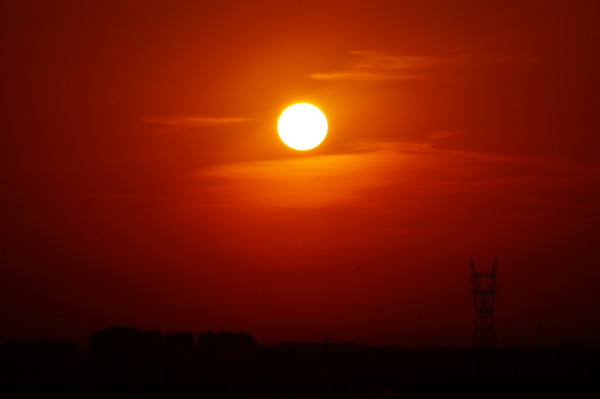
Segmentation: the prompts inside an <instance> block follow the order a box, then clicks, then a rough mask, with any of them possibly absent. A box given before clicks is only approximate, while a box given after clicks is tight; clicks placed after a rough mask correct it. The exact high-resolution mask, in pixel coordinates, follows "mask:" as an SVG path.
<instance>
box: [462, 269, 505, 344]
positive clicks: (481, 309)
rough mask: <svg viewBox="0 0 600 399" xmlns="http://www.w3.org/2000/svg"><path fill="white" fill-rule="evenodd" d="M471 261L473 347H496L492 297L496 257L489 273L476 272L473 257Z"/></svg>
mask: <svg viewBox="0 0 600 399" xmlns="http://www.w3.org/2000/svg"><path fill="white" fill-rule="evenodd" d="M469 261H470V262H471V280H472V282H473V290H472V291H471V292H470V294H471V295H473V301H474V303H475V334H474V339H475V347H476V348H494V347H496V325H495V323H494V299H495V296H496V295H498V292H496V268H497V266H498V259H496V260H494V266H492V272H491V273H477V271H476V270H475V264H474V263H473V259H470V260H469Z"/></svg>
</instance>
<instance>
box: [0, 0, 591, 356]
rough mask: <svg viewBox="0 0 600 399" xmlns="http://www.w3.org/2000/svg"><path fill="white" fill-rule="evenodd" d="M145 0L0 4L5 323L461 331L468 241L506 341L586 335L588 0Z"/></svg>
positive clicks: (452, 334)
mask: <svg viewBox="0 0 600 399" xmlns="http://www.w3.org/2000/svg"><path fill="white" fill-rule="evenodd" d="M148 3H150V2H146V1H139V2H138V1H118V2H117V1H115V2H105V1H98V2H95V1H84V2H81V1H52V2H47V1H40V2H35V1H26V2H17V1H14V2H8V3H6V4H4V5H3V7H2V8H3V10H2V12H1V13H0V26H1V28H0V29H1V32H2V34H1V35H0V54H1V56H0V57H1V58H2V62H1V63H0V85H1V87H0V116H1V117H0V131H1V143H0V144H1V146H0V151H1V161H2V164H1V166H2V168H1V170H0V178H1V182H2V197H1V198H2V207H1V209H2V213H1V215H2V229H1V230H0V234H1V236H0V257H1V260H0V261H1V263H0V265H1V266H0V267H1V273H2V278H1V279H0V318H1V320H2V323H0V341H5V340H10V339H38V338H59V339H76V340H82V339H84V338H85V337H86V336H87V335H88V334H89V333H91V332H92V331H95V330H98V329H102V328H105V327H108V326H110V325H133V326H136V327H138V328H140V329H159V330H162V331H164V332H171V331H177V330H191V331H193V332H202V331H206V330H212V331H220V330H230V331H245V332H247V333H250V334H253V335H254V336H255V338H256V339H258V341H259V342H260V343H263V344H269V343H277V342H282V341H300V340H302V341H304V340H307V341H318V340H321V339H322V338H323V337H324V336H328V337H329V339H330V341H332V342H340V341H355V342H361V343H371V344H391V345H399V346H412V347H414V346H419V345H463V346H468V345H471V343H472V327H473V318H474V310H473V304H472V302H471V301H470V300H469V298H468V296H467V292H468V290H469V289H470V287H469V284H470V276H469V273H470V270H469V263H468V260H469V258H471V257H472V258H473V259H474V260H475V264H476V265H477V266H478V267H479V268H480V269H481V271H487V269H488V268H490V267H491V265H492V262H493V259H494V258H498V259H499V266H498V279H499V280H498V288H499V290H500V291H501V293H502V294H501V296H500V297H499V298H498V303H497V307H496V323H497V333H498V340H499V343H500V344H501V345H504V344H510V345H516V346H519V345H554V344H568V343H577V344H583V345H598V344H600V341H599V340H598V337H600V299H598V295H597V290H598V288H597V285H598V284H597V283H598V281H600V267H599V266H600V246H599V245H598V242H599V237H600V223H599V222H600V157H599V153H600V152H599V148H600V138H599V137H600V136H599V126H600V124H599V122H600V116H599V115H600V114H599V112H598V110H599V109H600V101H599V100H598V93H599V92H600V78H599V77H598V70H600V65H599V60H600V56H599V52H598V44H599V43H600V35H599V34H600V26H599V25H598V23H597V20H598V17H599V16H600V12H599V11H600V6H598V5H597V2H594V1H577V2H576V1H508V2H507V1H502V2H500V1H498V2H481V1H461V2H447V1H437V2H434V1H426V2H424V1H414V2H413V1H382V2H373V1H370V2H367V1H365V2H359V1H357V2H351V1H347V0H346V1H340V2H307V1H302V2H291V1H290V2H282V1H243V2H242V1H240V2H233V1H223V2H216V1H214V2H213V1H206V2H196V1H169V2H152V4H148ZM451 3H458V4H451ZM296 102H310V103H313V104H315V105H317V106H318V107H320V108H321V109H322V110H323V112H324V113H325V114H326V116H327V118H328V121H329V127H330V129H329V133H328V136H327V138H326V139H325V141H324V142H323V144H322V145H321V146H319V147H318V148H316V149H315V150H312V151H308V152H296V151H293V150H291V149H289V148H287V147H286V146H285V145H283V143H282V142H281V141H280V140H279V138H278V136H277V131H276V123H277V118H278V116H279V114H280V113H281V112H282V111H283V109H285V107H287V106H289V105H291V104H293V103H296ZM581 199H583V201H582V202H580V201H579V200H581ZM357 266H361V269H360V270H358V269H357Z"/></svg>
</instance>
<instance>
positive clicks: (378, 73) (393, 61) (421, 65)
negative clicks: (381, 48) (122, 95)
mask: <svg viewBox="0 0 600 399" xmlns="http://www.w3.org/2000/svg"><path fill="white" fill-rule="evenodd" d="M349 53H350V54H352V55H353V56H354V62H353V63H352V64H350V65H348V66H347V67H346V68H343V69H341V70H338V71H333V72H325V73H313V74H311V75H310V77H311V78H312V79H317V80H342V79H348V80H413V79H425V78H428V77H430V76H431V75H432V73H433V72H434V71H435V70H439V69H440V68H447V67H453V66H457V65H461V64H464V63H465V58H464V57H427V56H415V55H410V56H397V55H391V54H386V53H382V52H376V51H350V52H349Z"/></svg>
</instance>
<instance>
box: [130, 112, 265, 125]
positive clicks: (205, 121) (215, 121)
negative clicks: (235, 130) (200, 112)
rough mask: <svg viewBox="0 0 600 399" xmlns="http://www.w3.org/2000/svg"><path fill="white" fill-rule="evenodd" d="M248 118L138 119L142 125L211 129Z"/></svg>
mask: <svg viewBox="0 0 600 399" xmlns="http://www.w3.org/2000/svg"><path fill="white" fill-rule="evenodd" d="M252 120H253V119H250V118H239V117H207V116H193V115H187V116H147V117H144V118H141V119H140V122H142V123H149V124H153V125H163V126H175V127H212V126H221V125H230V124H234V123H245V122H251V121H252Z"/></svg>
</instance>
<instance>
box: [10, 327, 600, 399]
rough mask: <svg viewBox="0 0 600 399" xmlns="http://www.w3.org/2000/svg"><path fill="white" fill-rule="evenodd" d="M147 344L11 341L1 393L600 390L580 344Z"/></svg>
mask: <svg viewBox="0 0 600 399" xmlns="http://www.w3.org/2000/svg"><path fill="white" fill-rule="evenodd" d="M180 338H181V337H180ZM184 341H185V340H184ZM161 342H162V341H161ZM138 349H140V348H138ZM142 349H143V350H142V351H140V350H135V351H132V350H130V348H129V347H127V348H123V347H119V348H117V350H114V351H107V350H106V348H104V351H103V352H99V350H98V348H96V351H95V352H94V351H89V352H84V353H80V352H77V351H76V350H75V348H74V345H72V344H65V343H59V342H56V341H44V342H38V343H14V342H13V343H7V344H4V345H2V346H1V347H0V361H1V370H0V371H1V376H0V384H1V385H0V386H1V388H0V397H3V398H4V397H6V398H8V397H90V398H104V397H107V398H108V397H110V398H113V397H164V398H188V397H189V398H191V397H194V398H221V397H222V398H338V397H342V398H378V397H398V398H432V397H468V398H471V397H478V398H479V397H490V398H516V397H518V398H530V397H564V398H577V397H590V398H600V382H599V381H600V351H599V350H597V349H583V348H579V347H563V348H545V349H544V348H540V349H510V348H504V349H498V350H466V349H441V348H438V349H420V350H405V349H398V348H389V347H370V346H364V345H354V344H338V345H329V346H328V347H327V348H326V347H325V346H324V345H322V344H287V345H278V346H274V347H261V346H256V345H246V346H245V347H244V346H243V345H242V346H240V345H238V346H237V347H236V348H234V349H232V347H229V349H228V350H226V349H227V348H226V347H223V346H221V347H219V348H216V347H209V348H208V349H210V350H208V349H207V347H204V348H203V347H198V346H188V347H185V345H180V346H177V345H171V346H169V345H163V346H160V347H155V348H154V350H149V349H148V347H147V346H145V347H142Z"/></svg>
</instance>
